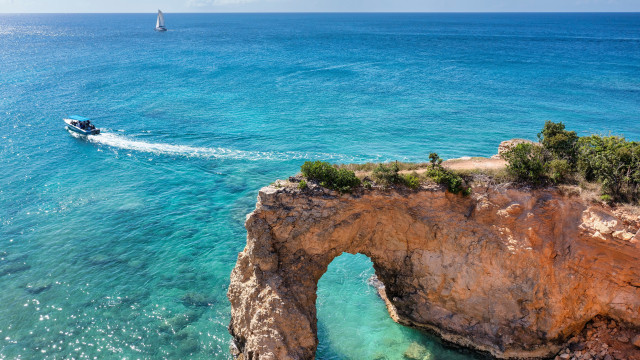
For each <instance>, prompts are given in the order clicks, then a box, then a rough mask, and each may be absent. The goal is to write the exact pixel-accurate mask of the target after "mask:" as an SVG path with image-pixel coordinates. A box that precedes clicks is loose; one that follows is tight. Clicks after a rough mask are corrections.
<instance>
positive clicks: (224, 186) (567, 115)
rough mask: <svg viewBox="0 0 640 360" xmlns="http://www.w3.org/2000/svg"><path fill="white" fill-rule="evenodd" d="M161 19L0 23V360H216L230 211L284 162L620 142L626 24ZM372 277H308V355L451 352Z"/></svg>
mask: <svg viewBox="0 0 640 360" xmlns="http://www.w3.org/2000/svg"><path fill="white" fill-rule="evenodd" d="M166 19H167V27H168V28H169V29H170V30H169V31H168V32H166V33H156V32H154V31H153V30H152V29H153V26H154V24H155V14H146V15H145V14H136V15H126V14H125V15H0V170H1V171H0V224H1V225H0V288H2V290H3V291H0V304H2V306H0V358H7V359H14V358H27V359H40V358H51V359H54V358H70V357H74V358H220V359H224V358H228V357H229V355H228V344H229V340H230V337H229V335H228V333H227V329H226V327H227V324H228V322H229V304H228V302H227V300H226V295H225V293H226V289H227V287H228V283H229V274H230V272H231V269H232V268H233V266H234V264H235V260H236V256H237V253H238V252H239V251H241V250H242V249H243V247H244V243H245V235H246V234H245V230H244V227H243V223H244V219H245V215H246V214H247V213H248V212H250V211H251V210H252V208H253V207H254V205H255V198H256V194H257V190H258V189H259V188H260V187H262V186H264V185H267V184H269V183H271V182H273V181H274V180H275V179H277V178H285V177H287V176H289V175H291V174H293V173H295V172H296V171H297V170H298V169H299V166H300V165H301V163H302V162H303V161H305V160H309V159H311V160H315V159H321V160H328V161H331V162H336V163H339V162H363V161H382V160H395V159H398V160H405V161H424V160H425V158H426V156H427V154H428V153H429V152H432V151H436V152H438V153H440V154H441V155H442V156H443V157H445V158H451V157H457V156H464V155H471V156H473V155H485V156H486V155H491V154H493V153H495V152H496V148H497V146H498V144H499V142H500V141H501V140H504V139H509V138H513V137H525V138H535V133H536V132H537V131H538V129H540V128H541V126H542V124H543V123H544V121H545V120H548V119H550V120H555V121H563V122H565V123H566V124H567V125H568V127H569V128H571V129H575V130H577V131H578V132H579V133H580V134H587V133H590V132H597V133H609V132H611V133H614V134H625V135H626V136H627V137H628V138H630V139H634V140H640V118H639V115H638V114H640V15H639V14H532V15H531V14H530V15H527V14H500V15H498V14H478V15H472V14H415V15H410V14H370V15H365V14H298V15H294V14H271V15H259V14H246V15H231V14H219V15H216V14H201V15H196V14H167V15H166ZM69 114H79V115H84V116H88V117H91V118H92V119H94V123H95V124H97V125H98V127H100V128H102V129H103V134H102V135H100V136H95V137H89V138H88V139H83V138H79V137H75V136H72V135H71V134H70V133H69V132H67V131H66V130H64V128H63V123H62V120H61V119H62V117H63V116H65V115H69ZM372 273H373V269H372V267H371V264H370V262H369V261H368V259H366V258H365V257H363V256H359V257H357V256H356V257H354V256H349V255H345V256H343V257H340V258H338V259H337V260H336V261H334V263H332V265H331V266H330V269H329V272H328V273H327V274H326V275H325V276H323V278H322V279H321V282H320V285H319V290H318V292H319V298H318V320H319V324H318V326H319V337H320V346H319V351H318V358H321V359H329V358H332V359H346V358H348V359H373V358H384V357H386V358H389V359H396V358H402V354H403V353H404V351H405V349H407V347H408V346H410V345H411V344H412V343H413V342H417V343H419V344H421V345H422V346H424V347H425V348H426V351H427V352H429V353H432V354H433V356H434V357H435V358H442V359H449V358H452V359H453V358H460V359H469V358H472V356H471V355H469V354H464V353H456V352H452V351H450V350H446V349H444V348H442V347H441V346H440V345H439V344H438V342H437V341H436V340H434V339H433V338H430V337H428V336H425V335H422V334H420V333H418V332H416V331H412V330H409V329H406V328H403V327H401V326H399V325H396V324H395V323H393V322H392V321H391V320H390V319H389V318H388V317H387V314H386V310H385V308H384V304H383V303H382V301H381V300H379V299H378V298H377V296H376V295H375V292H374V290H373V288H371V287H370V286H369V285H367V279H368V278H369V276H370V275H371V274H372Z"/></svg>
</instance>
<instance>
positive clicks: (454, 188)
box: [425, 153, 471, 195]
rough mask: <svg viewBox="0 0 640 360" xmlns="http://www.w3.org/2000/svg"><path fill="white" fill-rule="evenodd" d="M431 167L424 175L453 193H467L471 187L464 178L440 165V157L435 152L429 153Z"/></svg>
mask: <svg viewBox="0 0 640 360" xmlns="http://www.w3.org/2000/svg"><path fill="white" fill-rule="evenodd" d="M429 159H430V160H431V167H430V168H429V169H427V171H426V172H425V176H426V177H428V178H430V179H431V180H433V181H435V182H436V183H438V184H440V185H444V186H446V187H447V190H449V191H450V192H452V193H454V194H459V193H462V194H463V195H468V194H470V193H471V188H470V187H467V186H466V185H465V182H464V179H463V178H462V177H461V176H460V175H458V174H456V173H454V172H453V171H451V170H447V169H445V168H444V166H442V159H440V157H439V156H438V154H436V153H431V154H429Z"/></svg>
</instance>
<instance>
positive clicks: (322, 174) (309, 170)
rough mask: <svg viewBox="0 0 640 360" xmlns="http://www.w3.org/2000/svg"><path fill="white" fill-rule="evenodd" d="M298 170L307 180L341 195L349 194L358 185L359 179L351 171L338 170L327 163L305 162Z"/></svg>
mask: <svg viewBox="0 0 640 360" xmlns="http://www.w3.org/2000/svg"><path fill="white" fill-rule="evenodd" d="M300 170H301V171H302V175H304V176H305V177H306V178H307V179H309V180H314V181H317V182H318V183H319V184H320V185H322V186H324V187H326V188H329V189H333V190H337V191H340V192H342V193H346V192H351V191H353V189H354V188H356V187H358V186H359V185H360V179H358V178H357V177H356V174H355V173H354V172H353V171H350V170H347V169H339V168H338V167H336V166H334V165H331V164H329V163H328V162H324V161H313V162H312V161H306V162H305V163H304V164H303V165H302V166H301V167H300Z"/></svg>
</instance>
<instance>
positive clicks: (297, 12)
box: [0, 9, 640, 15]
mask: <svg viewBox="0 0 640 360" xmlns="http://www.w3.org/2000/svg"><path fill="white" fill-rule="evenodd" d="M159 10H162V9H159ZM156 12H157V10H153V11H149V12H98V11H95V12H30V11H28V12H2V11H0V14H2V15H22V14H34V15H65V14H132V15H133V14H151V13H156ZM162 12H163V13H168V14H640V10H638V11H635V10H634V11H196V12H190V11H169V12H167V11H165V10H163V11H162Z"/></svg>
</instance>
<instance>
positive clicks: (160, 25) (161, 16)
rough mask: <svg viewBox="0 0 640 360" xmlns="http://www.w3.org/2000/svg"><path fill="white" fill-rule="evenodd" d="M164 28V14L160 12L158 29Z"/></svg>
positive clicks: (157, 23) (157, 22)
mask: <svg viewBox="0 0 640 360" xmlns="http://www.w3.org/2000/svg"><path fill="white" fill-rule="evenodd" d="M161 28H164V14H163V13H162V11H160V10H158V20H157V21H156V29H161Z"/></svg>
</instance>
